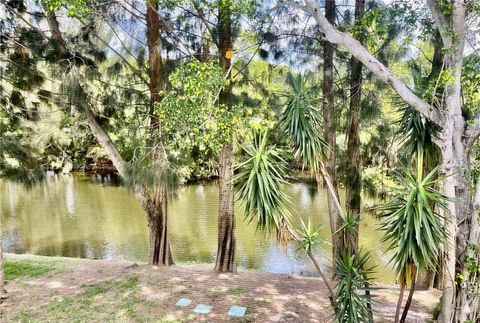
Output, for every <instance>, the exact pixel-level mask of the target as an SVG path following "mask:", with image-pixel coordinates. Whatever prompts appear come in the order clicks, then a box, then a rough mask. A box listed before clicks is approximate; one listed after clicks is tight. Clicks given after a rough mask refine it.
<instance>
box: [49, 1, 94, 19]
mask: <svg viewBox="0 0 480 323" xmlns="http://www.w3.org/2000/svg"><path fill="white" fill-rule="evenodd" d="M41 2H42V3H43V5H44V6H45V7H46V8H48V10H50V11H55V10H58V9H60V8H65V9H66V10H67V15H68V16H86V15H87V14H88V12H89V8H88V5H87V1H86V0H42V1H41Z"/></svg>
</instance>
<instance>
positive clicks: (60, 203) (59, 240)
mask: <svg viewBox="0 0 480 323" xmlns="http://www.w3.org/2000/svg"><path fill="white" fill-rule="evenodd" d="M284 190H285V192H286V193H287V194H288V195H289V196H290V197H291V202H292V204H291V211H292V214H293V217H294V219H296V221H295V222H296V225H299V219H300V218H303V219H305V220H306V219H308V218H309V217H311V219H312V221H313V222H314V223H315V224H316V225H322V226H323V227H322V229H321V234H322V236H323V238H324V239H325V240H329V236H330V228H329V224H328V212H327V201H326V192H325V191H320V192H317V190H316V187H312V186H311V185H308V184H304V183H296V184H292V185H288V186H285V187H284ZM0 193H1V194H0V203H1V204H0V219H1V230H2V234H3V247H4V251H6V252H15V253H31V254H37V255H46V256H67V257H80V258H94V259H107V260H131V261H141V262H145V261H146V260H147V256H148V239H147V238H148V237H147V234H148V233H147V223H146V219H145V215H144V213H143V211H142V209H141V207H140V205H139V203H138V202H137V201H136V199H135V197H134V196H133V195H132V194H131V193H130V192H129V191H128V190H126V189H125V188H123V187H118V186H115V185H112V184H110V183H109V182H108V181H106V182H104V183H102V181H101V180H100V179H99V178H97V177H95V176H93V175H91V176H89V175H69V176H62V175H55V176H50V177H49V179H48V180H47V181H45V182H44V183H41V184H39V185H37V186H35V187H33V188H31V189H26V188H25V187H23V186H22V185H20V184H16V183H12V182H9V181H5V180H3V181H0ZM342 193H343V192H342ZM177 195H178V196H177V198H176V199H174V200H173V201H172V202H171V203H170V217H169V225H170V234H171V236H170V238H171V242H172V250H173V254H174V258H175V260H176V261H177V262H214V259H215V252H216V248H217V240H216V237H217V214H218V211H217V207H218V187H217V185H215V184H196V185H189V186H183V187H181V188H180V189H179V190H178V193H177ZM236 216H237V257H238V258H237V261H238V264H239V265H240V266H241V267H244V268H249V269H257V270H262V271H268V272H275V273H297V274H298V273H301V274H305V275H309V274H314V273H315V269H314V267H313V265H311V264H310V262H309V261H308V259H306V258H305V256H304V255H303V254H302V252H301V251H296V249H295V246H290V248H289V250H288V251H286V250H285V249H284V248H283V247H281V246H278V245H277V244H276V243H275V242H273V241H271V239H268V238H265V237H263V236H262V235H261V234H260V233H257V234H256V233H255V224H254V223H250V224H248V223H246V221H244V220H243V214H242V210H241V207H240V205H239V204H238V203H237V206H236ZM377 225H378V223H377V220H375V219H374V218H372V216H370V215H365V216H363V219H362V222H361V225H360V244H361V245H362V246H363V248H364V249H366V250H370V251H371V252H372V265H377V268H376V272H377V273H376V275H375V279H376V280H377V281H379V282H384V283H393V282H394V275H393V273H392V271H391V270H390V269H389V267H388V265H387V262H388V259H389V256H388V255H386V254H385V252H384V246H382V245H381V244H380V239H381V235H382V233H381V232H380V231H378V230H377ZM317 255H318V257H319V258H320V259H329V258H330V255H331V247H330V246H329V245H328V244H323V245H322V246H320V248H319V249H318V250H317ZM323 264H324V265H327V266H328V261H326V260H324V261H323Z"/></svg>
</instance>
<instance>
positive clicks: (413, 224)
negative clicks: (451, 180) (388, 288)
mask: <svg viewBox="0 0 480 323" xmlns="http://www.w3.org/2000/svg"><path fill="white" fill-rule="evenodd" d="M418 156H419V157H418V161H417V163H418V167H417V173H416V174H414V173H413V172H412V171H411V170H408V169H406V168H405V169H404V172H403V173H399V174H397V179H398V181H399V183H401V186H400V187H398V188H397V189H395V191H394V192H393V194H392V198H391V199H390V200H389V201H388V202H387V203H385V204H384V205H381V206H379V207H377V208H376V210H377V211H379V212H380V214H381V216H382V222H381V224H380V228H381V229H382V230H383V231H384V236H383V241H385V242H387V247H388V249H390V250H393V251H394V255H393V257H392V259H391V262H392V263H393V266H394V268H395V271H396V274H397V277H398V278H399V279H400V280H401V281H403V282H405V281H410V275H409V273H410V271H411V266H412V265H413V264H414V265H415V266H416V267H417V268H419V269H430V270H435V265H436V262H437V259H438V256H439V254H438V246H439V245H442V244H444V243H445V242H446V240H447V231H446V230H445V227H444V219H443V218H442V216H441V215H440V214H439V212H438V210H447V202H448V198H447V197H446V196H445V195H444V194H443V193H442V192H440V191H438V190H437V189H436V185H435V184H436V183H438V182H439V181H440V180H442V178H438V177H437V176H436V175H437V173H438V168H435V169H434V170H432V171H431V172H430V173H428V174H427V175H426V176H425V177H423V174H422V170H423V167H422V165H423V158H422V156H423V153H419V154H418Z"/></svg>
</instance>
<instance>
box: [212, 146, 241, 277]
mask: <svg viewBox="0 0 480 323" xmlns="http://www.w3.org/2000/svg"><path fill="white" fill-rule="evenodd" d="M232 161H233V146H232V144H231V143H229V144H227V145H225V146H224V147H223V149H222V151H221V153H220V179H219V186H220V187H219V190H220V198H219V201H221V202H220V205H219V210H218V248H217V250H218V252H217V259H216V263H215V270H216V271H218V272H236V271H237V268H236V264H235V242H236V241H235V239H236V237H235V214H234V199H233V187H232V186H233V183H232V176H233V165H232Z"/></svg>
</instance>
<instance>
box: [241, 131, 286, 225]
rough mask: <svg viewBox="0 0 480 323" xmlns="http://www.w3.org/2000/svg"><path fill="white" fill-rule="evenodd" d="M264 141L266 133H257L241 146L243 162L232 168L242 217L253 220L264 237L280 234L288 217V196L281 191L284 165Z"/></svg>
mask: <svg viewBox="0 0 480 323" xmlns="http://www.w3.org/2000/svg"><path fill="white" fill-rule="evenodd" d="M267 138H268V134H267V131H263V132H258V133H256V134H255V136H254V139H253V142H249V143H247V144H245V145H242V150H243V152H244V154H245V155H246V160H244V161H243V162H241V163H239V164H238V165H237V166H236V167H235V170H236V174H235V175H234V184H235V188H236V191H237V193H238V199H239V200H240V201H241V202H242V204H243V207H244V210H245V218H246V219H247V220H248V221H249V222H251V221H253V220H255V221H256V222H257V229H260V230H261V231H264V232H266V233H267V234H268V233H270V234H273V233H276V234H280V233H282V229H285V225H286V224H288V223H289V222H290V218H291V215H290V212H289V211H288V208H287V205H288V203H289V200H288V197H287V195H286V194H285V193H284V192H283V191H282V189H281V186H282V184H286V181H285V180H284V178H285V170H286V163H285V161H284V160H283V159H281V158H280V157H279V155H278V152H277V150H276V149H275V148H274V147H268V146H267Z"/></svg>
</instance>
